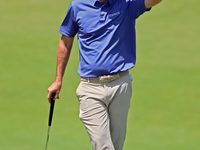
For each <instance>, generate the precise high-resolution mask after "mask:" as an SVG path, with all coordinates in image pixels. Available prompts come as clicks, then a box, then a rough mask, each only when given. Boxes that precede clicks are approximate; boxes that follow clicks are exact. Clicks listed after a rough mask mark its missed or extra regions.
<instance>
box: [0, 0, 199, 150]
mask: <svg viewBox="0 0 200 150" xmlns="http://www.w3.org/2000/svg"><path fill="white" fill-rule="evenodd" d="M69 3H70V0H69V1H64V0H60V1H47V0H44V1H39V0H36V1H22V0H18V1H14V0H7V1H3V2H1V5H0V14H1V15H0V51H1V54H0V85H1V86H0V102H1V105H0V149H1V150H41V149H44V147H45V142H46V134H47V121H48V113H49V105H48V103H47V99H46V97H47V88H48V86H49V85H50V84H51V82H52V81H53V80H54V77H55V67H56V49H57V45H58V41H59V39H60V36H61V35H60V34H59V33H58V30H59V26H60V24H61V22H62V20H63V18H64V16H65V13H66V11H67V8H68V5H69ZM199 5H200V2H199V1H198V0H177V1H172V2H171V1H163V2H162V3H161V4H159V5H158V6H156V7H155V8H153V9H152V10H151V11H150V12H149V13H145V14H144V15H143V16H141V17H140V18H139V19H138V20H137V25H136V27H137V64H136V67H135V68H134V69H132V70H131V73H132V74H133V76H134V81H133V98H132V103H131V109H130V114H129V120H128V133H127V138H126V142H125V146H124V150H133V149H134V150H199V149H200V145H199V139H200V128H199V127H200V118H199V114H200V109H199V105H200V101H199V99H200V92H199V91H200V86H199V83H200V59H199V58H200V53H199V49H200V42H199V35H200V30H199V25H200V20H199V19H198V18H199V16H200V10H199ZM78 61H79V56H78V46H77V41H76V40H75V42H74V46H73V50H72V54H71V58H70V61H69V64H68V67H67V69H66V73H65V76H64V81H63V88H62V91H61V94H60V98H61V99H60V100H57V102H56V104H55V113H54V118H53V123H52V127H51V133H50V141H49V150H58V149H61V150H63V149H66V150H79V149H81V150H89V149H91V145H90V142H89V138H88V135H87V133H86V131H85V128H84V126H83V125H82V123H81V121H80V120H79V118H78V113H79V112H78V111H79V110H78V109H79V108H78V107H79V106H78V105H79V104H78V100H77V99H76V96H75V90H76V87H77V86H78V84H79V77H78V75H77V73H76V70H77V67H78Z"/></svg>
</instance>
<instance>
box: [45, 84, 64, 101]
mask: <svg viewBox="0 0 200 150" xmlns="http://www.w3.org/2000/svg"><path fill="white" fill-rule="evenodd" d="M61 86H62V83H60V82H57V81H55V82H53V83H52V85H51V86H50V87H49V88H48V96H47V99H48V101H49V103H50V104H51V95H52V94H53V93H55V96H54V98H53V100H54V101H55V100H56V99H59V93H60V90H61Z"/></svg>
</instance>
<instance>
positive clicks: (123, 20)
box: [48, 0, 161, 150]
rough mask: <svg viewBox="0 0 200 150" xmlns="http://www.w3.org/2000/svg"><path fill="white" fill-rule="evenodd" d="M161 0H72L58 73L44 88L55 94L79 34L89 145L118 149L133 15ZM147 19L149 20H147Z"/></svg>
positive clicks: (132, 57) (132, 49)
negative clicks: (50, 83)
mask: <svg viewBox="0 0 200 150" xmlns="http://www.w3.org/2000/svg"><path fill="white" fill-rule="evenodd" d="M159 2H161V0H74V1H73V2H72V3H71V4H70V6H69V9H68V12H67V15H66V17H65V18H64V20H63V23H62V24H61V27H60V30H59V32H60V33H61V34H62V37H61V40H60V42H59V45H58V51H57V69H56V78H55V81H54V82H53V84H52V85H51V86H50V87H49V88H48V100H49V103H51V99H50V98H51V95H52V93H56V95H55V97H54V100H55V99H59V93H60V90H61V86H62V79H63V75H64V72H65V68H66V65H67V62H68V60H69V56H70V52H71V49H72V45H73V40H74V37H75V35H76V34H77V37H78V45H79V52H80V63H79V67H78V74H79V76H80V84H79V86H78V88H77V90H76V95H77V98H78V100H79V102H80V113H79V118H80V119H81V121H82V122H83V124H84V125H85V128H86V130H87V132H88V135H89V137H90V141H91V144H92V149H93V150H122V149H123V145H124V141H125V136H126V126H127V116H128V110H129V107H130V99H131V95H132V87H131V86H132V84H131V78H130V75H129V69H131V68H133V67H134V66H135V61H136V38H135V20H136V19H137V18H138V17H139V16H140V15H142V14H143V13H144V12H145V11H149V10H150V9H151V7H153V6H154V5H156V4H158V3H159ZM147 24H148V23H147Z"/></svg>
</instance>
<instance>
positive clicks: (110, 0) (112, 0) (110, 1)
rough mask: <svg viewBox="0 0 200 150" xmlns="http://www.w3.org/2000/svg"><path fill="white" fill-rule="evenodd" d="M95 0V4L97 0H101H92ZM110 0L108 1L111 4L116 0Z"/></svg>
mask: <svg viewBox="0 0 200 150" xmlns="http://www.w3.org/2000/svg"><path fill="white" fill-rule="evenodd" d="M92 1H93V4H94V5H95V3H96V2H97V1H99V0H92ZM107 1H108V3H109V4H110V5H112V4H113V3H114V1H115V0H107Z"/></svg>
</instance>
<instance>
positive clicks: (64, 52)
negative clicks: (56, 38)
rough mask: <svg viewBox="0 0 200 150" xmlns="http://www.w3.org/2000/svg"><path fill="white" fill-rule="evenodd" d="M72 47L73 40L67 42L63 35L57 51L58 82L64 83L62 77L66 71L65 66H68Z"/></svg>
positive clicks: (56, 79)
mask: <svg viewBox="0 0 200 150" xmlns="http://www.w3.org/2000/svg"><path fill="white" fill-rule="evenodd" d="M71 48H72V42H68V43H66V42H65V39H63V37H62V38H61V40H60V42H59V44H58V51H57V66H56V78H55V81H56V82H58V83H60V84H61V83H62V78H63V75H64V72H65V68H66V66H67V63H68V60H69V57H70V52H71Z"/></svg>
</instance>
